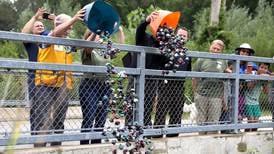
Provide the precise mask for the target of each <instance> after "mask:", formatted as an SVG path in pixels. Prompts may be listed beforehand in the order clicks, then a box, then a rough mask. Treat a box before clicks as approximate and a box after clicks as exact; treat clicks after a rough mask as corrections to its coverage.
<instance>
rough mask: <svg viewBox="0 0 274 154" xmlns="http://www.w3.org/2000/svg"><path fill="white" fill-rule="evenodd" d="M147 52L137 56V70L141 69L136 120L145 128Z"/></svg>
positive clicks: (137, 87)
mask: <svg viewBox="0 0 274 154" xmlns="http://www.w3.org/2000/svg"><path fill="white" fill-rule="evenodd" d="M145 59H146V55H145V51H144V50H143V51H142V52H141V53H138V55H137V68H139V69H140V75H138V76H137V82H136V91H137V95H138V98H139V102H138V104H137V106H136V109H137V110H136V112H135V120H137V121H138V123H139V124H140V125H141V126H143V125H144V91H145V74H144V70H145Z"/></svg>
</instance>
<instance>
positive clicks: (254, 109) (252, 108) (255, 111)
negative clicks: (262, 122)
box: [244, 104, 262, 117]
mask: <svg viewBox="0 0 274 154" xmlns="http://www.w3.org/2000/svg"><path fill="white" fill-rule="evenodd" d="M244 113H245V116H247V117H260V116H261V114H262V112H261V108H260V105H248V104H246V105H245V111H244Z"/></svg>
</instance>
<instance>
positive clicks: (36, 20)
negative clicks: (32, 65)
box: [21, 8, 55, 135]
mask: <svg viewBox="0 0 274 154" xmlns="http://www.w3.org/2000/svg"><path fill="white" fill-rule="evenodd" d="M45 11H46V10H45V9H44V8H39V9H38V10H37V12H36V14H35V15H34V16H33V17H32V18H31V19H30V20H29V21H28V22H27V23H26V24H25V25H24V27H23V28H22V30H21V32H22V33H27V34H35V35H47V34H48V33H49V32H48V31H47V30H45V28H44V24H43V22H42V21H41V20H42V19H45V16H43V14H45ZM46 19H49V20H51V21H54V19H55V15H54V14H50V15H48V16H47V18H46ZM23 44H24V47H25V49H26V51H27V54H28V60H29V61H30V62H37V56H38V50H39V49H38V48H39V44H38V43H32V42H23ZM34 80H35V70H29V73H28V79H27V83H28V95H29V101H30V130H31V131H34V127H35V119H34V118H35V112H34V111H35V108H34V106H33V103H32V102H33V101H34V100H35V98H34V95H35V83H34ZM31 134H32V135H35V134H36V133H35V132H32V133H31Z"/></svg>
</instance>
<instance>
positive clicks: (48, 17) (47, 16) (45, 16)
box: [42, 12, 55, 20]
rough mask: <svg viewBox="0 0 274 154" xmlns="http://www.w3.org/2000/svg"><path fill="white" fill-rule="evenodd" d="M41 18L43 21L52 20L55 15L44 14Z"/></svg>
mask: <svg viewBox="0 0 274 154" xmlns="http://www.w3.org/2000/svg"><path fill="white" fill-rule="evenodd" d="M42 17H43V19H48V20H54V18H55V15H54V14H49V13H46V12H44V13H43V16H42Z"/></svg>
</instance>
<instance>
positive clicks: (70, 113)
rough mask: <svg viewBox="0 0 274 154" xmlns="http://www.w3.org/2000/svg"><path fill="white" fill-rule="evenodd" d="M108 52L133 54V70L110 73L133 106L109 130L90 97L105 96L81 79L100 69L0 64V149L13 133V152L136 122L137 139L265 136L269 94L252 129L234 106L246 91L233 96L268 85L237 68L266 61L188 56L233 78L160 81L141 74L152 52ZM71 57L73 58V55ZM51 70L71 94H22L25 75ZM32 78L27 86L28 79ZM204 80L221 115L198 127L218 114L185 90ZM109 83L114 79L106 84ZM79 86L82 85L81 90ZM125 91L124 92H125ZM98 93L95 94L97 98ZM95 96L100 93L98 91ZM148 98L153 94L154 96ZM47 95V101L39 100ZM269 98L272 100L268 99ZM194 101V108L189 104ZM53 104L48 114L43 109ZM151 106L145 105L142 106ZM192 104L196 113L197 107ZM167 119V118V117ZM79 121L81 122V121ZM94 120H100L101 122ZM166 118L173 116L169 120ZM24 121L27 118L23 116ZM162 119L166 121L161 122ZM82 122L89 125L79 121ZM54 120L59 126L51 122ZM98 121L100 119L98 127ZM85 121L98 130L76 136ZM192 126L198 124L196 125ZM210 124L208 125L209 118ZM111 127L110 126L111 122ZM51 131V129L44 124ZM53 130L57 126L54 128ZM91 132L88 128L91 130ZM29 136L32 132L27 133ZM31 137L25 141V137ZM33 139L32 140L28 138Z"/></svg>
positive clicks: (44, 90)
mask: <svg viewBox="0 0 274 154" xmlns="http://www.w3.org/2000/svg"><path fill="white" fill-rule="evenodd" d="M0 40H9V41H21V42H22V41H23V42H39V43H51V44H60V45H70V46H77V47H79V48H83V47H91V48H98V49H102V48H105V46H104V45H103V44H99V43H96V42H89V41H84V40H76V39H63V38H52V37H44V36H36V35H30V34H21V33H14V32H4V31H0ZM114 47H116V48H119V49H120V50H122V51H127V52H136V53H138V63H137V64H138V65H137V68H121V67H117V68H115V69H117V71H118V72H119V71H125V72H126V73H127V74H128V75H129V76H131V79H130V80H131V82H129V80H128V79H127V80H125V81H123V83H122V84H123V90H124V91H126V90H128V89H134V90H135V91H136V95H137V98H138V102H137V103H136V104H133V106H132V110H131V111H128V112H126V113H121V114H124V115H123V116H121V118H120V119H119V121H120V124H119V125H118V126H117V125H115V124H114V123H112V120H113V117H112V114H111V112H112V111H111V110H107V111H108V113H105V110H104V109H106V108H109V104H110V102H111V100H107V102H105V103H104V101H102V100H97V97H96V96H97V95H104V94H106V93H108V91H107V90H104V88H103V87H104V86H105V85H104V84H105V82H104V81H103V82H101V81H100V80H94V78H93V77H87V76H86V75H87V74H94V73H95V74H96V73H101V74H106V67H105V66H84V65H79V64H72V65H62V64H48V63H35V62H27V61H24V60H19V59H4V58H2V59H0V70H1V71H0V88H1V89H2V90H1V91H0V99H1V100H0V105H1V106H0V110H1V111H0V117H1V118H0V135H1V137H0V145H6V144H7V142H8V140H9V138H10V136H11V135H12V134H13V129H14V126H15V125H17V127H19V130H20V138H19V139H18V140H17V144H29V143H37V142H39V141H44V142H57V141H79V140H83V139H101V138H102V139H104V138H108V137H111V136H112V134H107V135H102V131H103V130H106V129H109V128H112V127H119V126H127V125H129V124H130V123H133V122H138V123H139V124H140V125H142V126H143V127H144V128H145V129H144V136H154V135H164V134H176V133H186V132H204V131H220V130H233V131H234V132H237V131H238V130H239V129H245V128H272V127H274V123H273V121H272V120H273V116H272V113H273V110H274V101H273V100H272V99H273V97H269V95H270V93H271V91H270V92H269V94H261V96H260V108H261V112H260V118H259V122H256V123H247V122H248V120H247V118H246V117H245V116H243V117H242V118H240V117H239V116H242V115H247V114H249V113H248V110H244V107H243V106H241V104H240V103H241V99H242V98H240V97H238V96H240V95H241V91H246V92H248V91H249V90H250V89H249V88H247V87H245V89H241V87H240V85H242V84H248V83H250V82H252V81H258V83H260V84H266V85H268V84H270V82H273V80H274V78H273V77H271V76H257V75H242V74H239V73H236V72H239V64H240V61H252V62H266V63H271V64H272V63H274V60H273V59H271V58H263V57H242V56H238V55H228V54H210V53H206V52H197V51H190V52H188V56H190V57H199V58H213V59H226V60H233V61H234V66H235V67H234V68H236V69H235V72H234V73H208V72H186V71H177V72H176V73H173V72H170V73H169V74H167V75H165V76H163V75H162V71H161V70H150V69H145V56H146V54H147V53H155V54H157V53H159V51H157V49H155V48H150V47H142V46H133V45H123V44H114ZM75 54H77V53H75ZM30 69H32V70H52V71H56V72H58V71H66V72H72V77H73V86H72V89H70V90H68V91H67V90H62V88H59V89H58V88H57V89H56V88H52V87H38V88H37V87H36V86H33V87H30V86H29V84H31V83H32V84H34V82H35V78H34V77H35V75H37V74H33V73H29V72H28V70H30ZM29 76H33V78H31V79H30V78H29ZM193 78H197V79H200V80H203V79H208V80H212V82H210V84H209V85H208V86H209V87H208V89H210V91H209V95H210V97H212V98H216V97H218V96H219V95H224V96H225V97H224V100H223V101H224V103H226V104H227V115H226V117H225V118H224V119H219V120H218V121H216V120H213V119H214V118H213V119H209V120H207V122H203V121H201V118H203V114H202V113H203V112H204V111H206V110H210V109H211V111H210V116H211V117H216V116H217V117H218V116H220V114H221V112H222V111H219V110H217V109H216V110H215V109H214V108H213V109H212V108H209V107H208V106H206V105H205V104H203V102H205V101H206V97H203V96H200V95H197V94H195V93H194V92H193V90H192V84H191V80H192V79H193ZM113 79H114V80H115V78H113ZM84 80H86V82H83V81H84ZM128 83H130V84H128ZM220 83H222V84H223V85H224V87H223V88H224V89H225V90H224V91H218V90H216V89H218V86H220ZM98 89H101V90H98ZM102 89H103V90H102ZM153 91H154V92H155V91H156V93H154V92H153ZM47 95H49V96H52V97H47ZM270 96H272V95H270ZM195 98H201V99H200V100H202V102H201V101H200V102H199V101H197V100H195ZM85 100H93V102H96V103H95V104H88V103H86V102H87V101H85ZM52 101H57V102H58V103H57V104H55V106H54V107H52V106H50V105H49V104H50V103H51V102H52ZM148 102H151V103H148ZM199 104H200V105H199ZM167 113H168V114H167ZM84 114H86V115H85V116H84ZM101 114H107V116H102V115H101ZM172 114H173V115H172ZM31 115H32V116H31ZM164 115H167V116H164ZM84 117H93V118H88V119H84ZM58 118H59V119H58ZM104 118H106V119H104ZM92 119H97V120H98V121H102V122H104V123H103V125H101V126H98V127H96V128H94V129H93V130H94V131H92V132H88V131H86V130H87V129H84V128H81V125H82V123H83V121H86V124H87V125H89V126H91V125H92V124H93V123H92ZM199 119H200V120H199ZM215 119H216V118H215ZM114 120H116V119H115V118H114ZM53 121H55V122H57V123H58V124H57V125H55V126H57V127H55V128H53V127H52V124H51V123H52V122H53ZM31 123H36V125H38V126H39V128H41V129H36V128H34V127H35V126H36V125H34V126H32V124H31ZM59 123H60V125H59ZM94 127H95V126H94ZM34 130H35V131H34ZM31 134H32V135H31ZM33 134H35V135H33Z"/></svg>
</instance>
